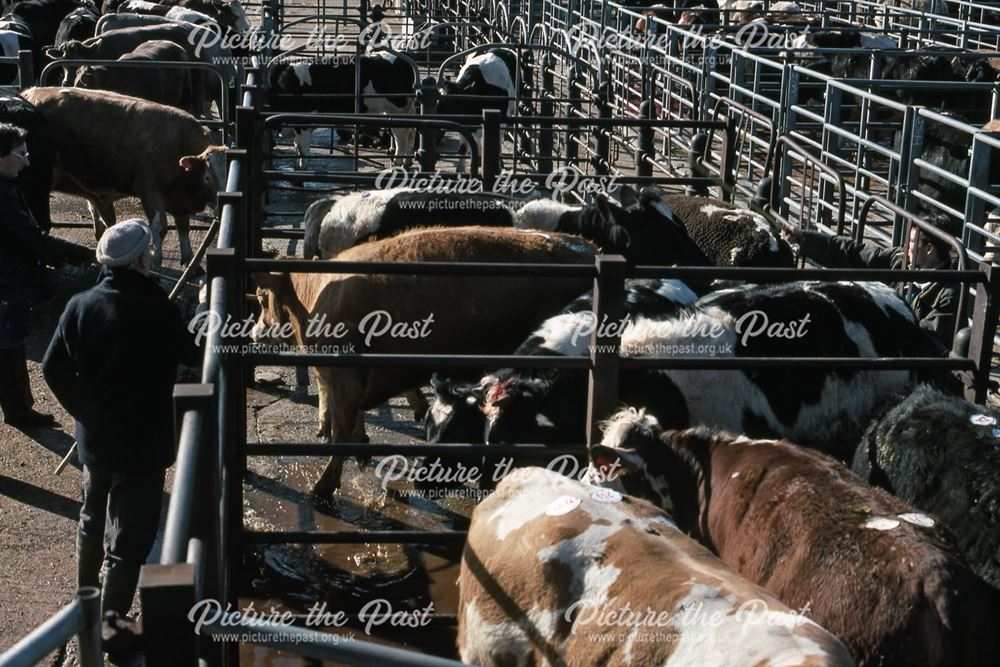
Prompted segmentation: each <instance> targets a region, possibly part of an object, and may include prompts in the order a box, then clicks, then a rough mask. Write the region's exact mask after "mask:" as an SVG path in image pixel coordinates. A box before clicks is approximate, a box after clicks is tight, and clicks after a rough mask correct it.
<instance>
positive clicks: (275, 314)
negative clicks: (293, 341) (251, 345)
mask: <svg viewBox="0 0 1000 667" xmlns="http://www.w3.org/2000/svg"><path fill="white" fill-rule="evenodd" d="M254 277H255V278H256V279H257V303H258V304H260V315H259V316H258V317H257V323H256V324H255V325H254V327H253V330H252V331H251V332H250V338H251V339H252V340H253V342H255V343H264V342H272V343H274V342H281V343H287V342H289V341H287V340H285V339H283V338H281V337H280V336H279V335H278V334H279V332H280V331H281V330H282V328H287V327H286V326H285V325H286V324H287V323H288V322H289V318H288V314H287V313H286V311H285V308H284V303H285V298H286V297H287V295H288V294H289V293H290V292H291V291H292V281H291V278H290V277H289V276H288V274H287V273H258V274H256V275H255V276H254Z"/></svg>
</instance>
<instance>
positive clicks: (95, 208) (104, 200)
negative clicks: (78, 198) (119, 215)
mask: <svg viewBox="0 0 1000 667" xmlns="http://www.w3.org/2000/svg"><path fill="white" fill-rule="evenodd" d="M87 209H88V210H89V211H90V217H91V219H92V220H93V221H94V238H96V239H97V240H98V241H100V240H101V237H102V236H103V235H104V232H106V231H107V229H108V227H111V226H112V225H114V224H115V222H116V216H115V200H114V199H111V198H110V197H92V198H88V199H87Z"/></svg>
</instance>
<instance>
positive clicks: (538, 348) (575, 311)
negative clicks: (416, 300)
mask: <svg viewBox="0 0 1000 667" xmlns="http://www.w3.org/2000/svg"><path fill="white" fill-rule="evenodd" d="M697 300H698V294H696V293H695V291H693V290H692V289H691V288H690V287H689V286H688V285H687V284H685V283H684V282H681V281H679V280H673V279H661V280H628V281H626V283H625V310H624V314H625V316H626V317H628V318H632V319H635V318H650V319H657V320H659V319H667V318H670V317H673V316H675V315H676V314H677V313H678V312H679V311H680V310H681V309H682V308H683V307H685V306H690V305H691V304H693V303H695V301H697ZM593 308H594V294H593V292H587V293H586V294H583V295H581V296H580V297H578V298H577V299H575V300H574V301H573V302H572V303H570V304H569V305H568V306H566V307H565V308H564V309H563V311H562V312H561V313H560V314H558V315H555V316H553V317H550V318H549V319H548V320H546V321H545V322H544V323H542V325H541V327H539V329H537V330H536V331H535V332H534V333H532V334H531V336H529V337H528V338H527V339H526V340H525V341H524V342H523V343H522V344H521V345H520V347H518V348H517V350H515V351H514V354H515V355H519V356H520V355H525V356H539V355H541V356H547V355H560V356H566V355H567V354H576V352H577V350H576V347H575V346H576V345H580V346H584V345H586V344H587V343H588V342H589V341H590V332H591V331H592V330H593V328H594V326H595V322H594V319H593ZM573 334H576V336H577V337H576V338H575V339H574V338H572V336H573ZM567 337H569V338H570V343H571V346H570V347H567V346H566V339H567ZM576 375H579V373H577V372H575V371H563V370H555V369H553V370H538V371H532V380H533V381H536V382H550V383H553V384H561V383H562V382H564V381H565V379H567V378H570V377H575V376H576ZM494 379H495V376H487V377H485V378H483V379H482V380H481V381H480V382H479V383H478V384H474V385H459V384H455V383H453V382H450V381H449V380H447V379H445V378H443V377H441V376H439V375H437V374H435V375H434V376H433V377H432V378H431V385H432V386H433V388H434V393H435V401H434V404H433V405H432V406H431V408H430V411H429V412H428V414H427V418H426V420H425V431H426V436H427V441H428V442H457V443H463V442H478V443H481V442H483V438H484V436H485V430H486V418H485V416H484V414H483V411H482V409H481V407H482V405H483V402H484V399H485V394H486V391H487V390H488V389H489V387H490V386H491V384H492V381H493V380H494ZM566 398H570V399H572V397H569V396H567V397H566Z"/></svg>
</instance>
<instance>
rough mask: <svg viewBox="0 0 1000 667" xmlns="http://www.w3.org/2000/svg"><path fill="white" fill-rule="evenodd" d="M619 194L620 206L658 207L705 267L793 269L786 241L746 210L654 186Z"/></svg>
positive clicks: (681, 262) (757, 215) (793, 260)
mask: <svg viewBox="0 0 1000 667" xmlns="http://www.w3.org/2000/svg"><path fill="white" fill-rule="evenodd" d="M622 192H623V195H622V203H623V204H624V205H626V206H629V207H630V206H633V205H636V204H640V203H641V202H642V201H643V198H645V200H646V201H647V202H648V206H650V207H656V208H658V209H659V210H660V212H661V215H663V216H664V217H665V218H669V219H671V220H673V221H674V222H675V224H680V225H681V226H682V227H683V229H684V231H685V233H686V235H687V236H688V237H690V239H691V241H692V242H693V243H694V245H695V246H696V247H697V248H698V250H699V251H700V253H701V254H702V255H703V256H704V257H705V259H706V260H707V262H705V263H707V264H711V265H713V266H761V267H763V266H774V267H787V268H791V267H793V266H795V258H794V255H793V253H792V248H791V246H790V245H789V244H788V242H787V241H785V240H784V239H783V238H781V236H780V235H779V234H778V233H777V231H776V230H775V228H774V227H773V226H772V225H771V224H770V223H769V222H768V221H767V218H765V217H764V216H762V215H760V214H759V213H755V212H754V211H752V210H750V209H748V208H743V207H741V206H737V205H735V204H730V203H727V202H724V201H721V200H718V199H712V198H710V197H700V196H689V195H668V194H666V193H665V192H663V190H661V189H660V188H657V187H655V186H651V187H646V188H643V190H642V191H641V192H640V193H639V194H638V195H636V194H635V193H634V192H633V191H632V190H631V189H630V188H628V187H623V188H622ZM650 240H651V239H650ZM686 259H687V258H686ZM677 263H679V264H683V263H690V260H689V261H687V262H685V261H680V260H678V261H677ZM699 263H700V262H699Z"/></svg>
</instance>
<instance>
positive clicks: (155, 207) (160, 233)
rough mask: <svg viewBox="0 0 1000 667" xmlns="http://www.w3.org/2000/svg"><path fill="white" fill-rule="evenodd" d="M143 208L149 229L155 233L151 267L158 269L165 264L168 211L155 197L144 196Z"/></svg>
mask: <svg viewBox="0 0 1000 667" xmlns="http://www.w3.org/2000/svg"><path fill="white" fill-rule="evenodd" d="M142 209H143V211H144V212H145V213H146V219H147V220H149V231H150V232H151V233H152V235H153V255H152V257H151V258H150V268H151V269H153V270H154V271H158V270H159V269H160V266H161V265H162V264H163V237H165V236H166V235H167V213H166V211H164V210H163V206H161V205H160V204H159V201H157V200H156V199H155V198H153V199H151V198H148V197H143V198H142Z"/></svg>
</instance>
